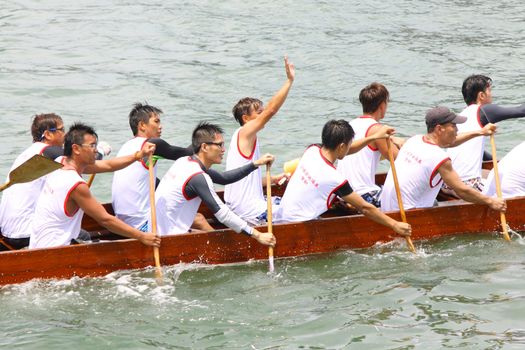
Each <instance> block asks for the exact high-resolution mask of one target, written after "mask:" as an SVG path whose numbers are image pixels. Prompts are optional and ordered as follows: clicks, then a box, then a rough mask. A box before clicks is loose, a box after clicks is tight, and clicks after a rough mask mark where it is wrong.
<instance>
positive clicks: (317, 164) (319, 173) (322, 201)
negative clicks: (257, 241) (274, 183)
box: [275, 145, 348, 222]
mask: <svg viewBox="0 0 525 350" xmlns="http://www.w3.org/2000/svg"><path fill="white" fill-rule="evenodd" d="M347 182H348V181H347V180H346V179H345V178H344V177H343V175H341V174H340V173H339V172H337V170H336V168H335V167H334V165H333V164H332V163H331V162H330V161H329V160H328V159H326V158H325V157H324V156H323V155H322V154H321V148H320V147H319V146H317V145H313V146H310V147H308V149H307V150H306V151H305V152H304V154H303V156H302V158H301V160H300V161H299V164H298V165H297V169H296V170H295V172H294V174H293V175H292V177H291V179H290V182H289V183H288V186H286V191H285V192H284V195H283V198H282V200H281V205H280V207H279V209H278V210H277V212H276V215H275V219H276V221H284V222H296V221H306V220H312V219H315V218H317V217H318V216H319V215H321V214H323V213H324V212H325V211H327V210H328V209H329V208H330V206H331V204H332V202H333V201H334V200H335V199H336V197H337V196H336V194H335V192H336V191H337V190H338V189H339V188H340V187H341V186H343V185H345V184H346V183H347Z"/></svg>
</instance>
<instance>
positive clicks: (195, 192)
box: [185, 174, 221, 214]
mask: <svg viewBox="0 0 525 350" xmlns="http://www.w3.org/2000/svg"><path fill="white" fill-rule="evenodd" d="M185 192H186V194H187V195H188V196H189V197H191V198H193V197H196V196H199V197H200V198H201V199H202V201H203V202H204V204H205V205H206V206H207V207H208V208H209V209H210V210H211V212H212V213H213V214H215V213H216V212H218V211H219V210H220V209H221V208H220V206H219V203H217V202H216V200H215V198H214V196H213V195H212V193H211V192H210V187H209V186H208V182H206V179H205V178H204V175H203V174H197V175H195V176H193V177H192V178H191V179H190V181H188V183H187V184H186V188H185Z"/></svg>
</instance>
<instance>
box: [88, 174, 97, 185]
mask: <svg viewBox="0 0 525 350" xmlns="http://www.w3.org/2000/svg"><path fill="white" fill-rule="evenodd" d="M93 180H95V174H91V175H90V176H89V179H88V181H87V185H88V187H91V185H92V184H93Z"/></svg>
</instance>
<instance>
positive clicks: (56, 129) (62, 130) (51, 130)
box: [40, 127, 66, 140]
mask: <svg viewBox="0 0 525 350" xmlns="http://www.w3.org/2000/svg"><path fill="white" fill-rule="evenodd" d="M46 131H49V132H57V131H60V132H65V131H66V129H64V127H61V128H49V129H47V130H44V132H43V133H42V136H40V140H43V139H44V136H45V133H46Z"/></svg>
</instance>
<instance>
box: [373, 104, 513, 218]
mask: <svg viewBox="0 0 525 350" xmlns="http://www.w3.org/2000/svg"><path fill="white" fill-rule="evenodd" d="M466 120H467V117H465V116H458V115H456V114H455V113H453V112H452V111H450V110H449V109H448V108H446V107H435V108H432V109H430V110H429V111H428V112H427V114H426V116H425V122H426V125H427V131H428V133H427V134H426V135H416V136H413V137H411V138H410V139H408V140H407V141H406V142H405V144H404V145H403V148H401V150H400V151H399V154H398V156H397V159H396V161H395V167H396V169H397V174H398V178H399V186H400V189H401V196H402V200H403V204H404V207H405V208H406V209H410V208H426V207H432V206H433V205H434V204H435V200H436V197H437V194H438V192H439V190H440V187H441V186H440V184H441V181H444V182H445V183H446V184H447V185H448V186H449V187H450V188H452V189H453V190H454V191H456V193H457V194H458V195H459V197H460V198H462V199H464V200H466V201H468V202H472V203H478V204H486V205H488V206H489V207H490V208H492V209H494V210H498V211H505V209H506V204H505V202H504V201H503V200H501V199H497V198H490V197H487V196H485V195H483V194H481V192H479V191H477V190H475V189H473V188H472V187H470V186H467V185H466V184H465V183H463V182H462V181H461V179H460V177H459V175H458V174H457V173H456V171H455V170H454V169H453V166H452V162H451V160H450V158H449V157H448V154H447V152H445V150H443V148H444V147H455V146H457V145H459V144H461V143H463V142H466V141H468V140H471V139H473V138H475V137H479V136H485V135H489V134H490V133H492V132H494V131H495V130H496V126H495V125H494V124H487V125H486V126H485V127H483V128H482V129H478V130H475V131H470V132H466V133H462V134H459V135H458V134H457V126H456V124H461V123H464V122H465V121H466ZM381 210H383V211H392V210H399V206H398V202H397V195H396V190H395V186H394V179H393V174H392V170H390V171H389V172H388V175H387V177H386V180H385V184H384V186H383V193H382V195H381Z"/></svg>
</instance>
